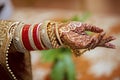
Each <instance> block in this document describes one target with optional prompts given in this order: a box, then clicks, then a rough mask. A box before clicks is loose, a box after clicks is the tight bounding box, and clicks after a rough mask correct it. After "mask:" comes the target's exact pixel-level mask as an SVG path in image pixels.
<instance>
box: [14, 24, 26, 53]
mask: <svg viewBox="0 0 120 80" xmlns="http://www.w3.org/2000/svg"><path fill="white" fill-rule="evenodd" d="M24 25H25V24H24V23H19V24H18V25H17V28H16V29H15V33H14V37H13V44H14V46H15V48H16V49H17V51H19V52H23V53H25V52H26V51H27V50H26V48H25V47H24V45H23V42H22V28H23V26H24Z"/></svg>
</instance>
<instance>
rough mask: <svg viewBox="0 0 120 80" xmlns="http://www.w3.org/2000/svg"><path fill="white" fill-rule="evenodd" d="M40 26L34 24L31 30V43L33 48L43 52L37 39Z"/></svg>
mask: <svg viewBox="0 0 120 80" xmlns="http://www.w3.org/2000/svg"><path fill="white" fill-rule="evenodd" d="M39 27H40V25H38V24H36V25H35V26H34V28H33V41H34V43H35V46H36V47H37V48H38V49H39V50H43V48H42V46H41V43H40V41H39V38H38V30H39Z"/></svg>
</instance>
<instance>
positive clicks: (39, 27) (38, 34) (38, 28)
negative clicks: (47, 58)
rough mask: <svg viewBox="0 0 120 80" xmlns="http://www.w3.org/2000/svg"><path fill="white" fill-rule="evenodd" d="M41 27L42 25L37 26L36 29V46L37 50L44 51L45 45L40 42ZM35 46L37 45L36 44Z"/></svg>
mask: <svg viewBox="0 0 120 80" xmlns="http://www.w3.org/2000/svg"><path fill="white" fill-rule="evenodd" d="M41 25H42V23H40V24H38V27H37V32H36V33H37V36H38V41H39V44H40V45H39V44H38V49H40V50H42V49H46V47H45V45H44V44H43V43H42V40H41ZM36 44H37V43H36Z"/></svg>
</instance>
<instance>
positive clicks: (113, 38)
mask: <svg viewBox="0 0 120 80" xmlns="http://www.w3.org/2000/svg"><path fill="white" fill-rule="evenodd" d="M115 39H116V38H115V37H113V36H109V37H107V38H105V39H103V42H104V43H107V42H110V41H112V40H115Z"/></svg>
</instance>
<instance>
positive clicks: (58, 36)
mask: <svg viewBox="0 0 120 80" xmlns="http://www.w3.org/2000/svg"><path fill="white" fill-rule="evenodd" d="M55 33H56V36H57V39H58V41H59V43H60V45H61V46H62V45H63V43H62V41H61V39H60V35H59V32H58V25H57V24H56V26H55Z"/></svg>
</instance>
